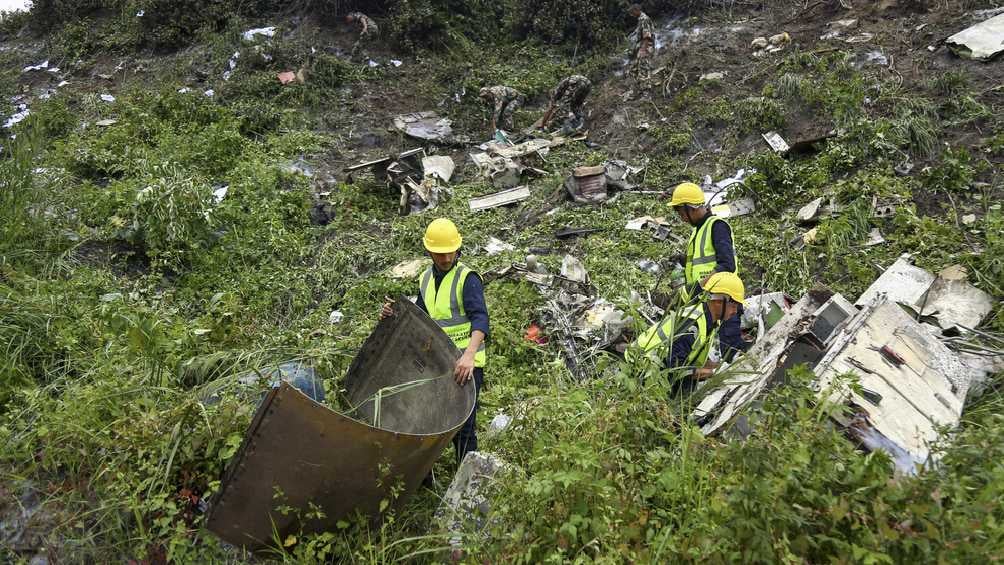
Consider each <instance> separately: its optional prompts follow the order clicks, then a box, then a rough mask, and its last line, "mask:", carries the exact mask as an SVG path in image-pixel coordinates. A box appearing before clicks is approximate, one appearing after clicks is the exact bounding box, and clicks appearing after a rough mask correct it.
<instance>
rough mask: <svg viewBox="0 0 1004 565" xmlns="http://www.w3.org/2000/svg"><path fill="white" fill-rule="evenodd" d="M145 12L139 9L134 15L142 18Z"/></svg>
mask: <svg viewBox="0 0 1004 565" xmlns="http://www.w3.org/2000/svg"><path fill="white" fill-rule="evenodd" d="M145 14H146V12H145V11H143V10H140V11H138V12H136V17H137V18H142V17H143V16H144V15H145Z"/></svg>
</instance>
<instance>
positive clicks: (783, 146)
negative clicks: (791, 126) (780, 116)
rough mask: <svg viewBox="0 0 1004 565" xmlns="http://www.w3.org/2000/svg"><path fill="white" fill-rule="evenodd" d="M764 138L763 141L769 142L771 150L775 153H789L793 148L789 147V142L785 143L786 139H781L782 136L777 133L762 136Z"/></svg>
mask: <svg viewBox="0 0 1004 565" xmlns="http://www.w3.org/2000/svg"><path fill="white" fill-rule="evenodd" d="M762 137H763V140H764V141H766V142H767V145H770V148H771V149H773V150H774V152H775V153H787V152H788V150H789V149H791V146H789V145H788V142H787V141H785V140H784V138H783V137H781V134H779V133H777V132H776V131H769V132H767V133H765V134H762Z"/></svg>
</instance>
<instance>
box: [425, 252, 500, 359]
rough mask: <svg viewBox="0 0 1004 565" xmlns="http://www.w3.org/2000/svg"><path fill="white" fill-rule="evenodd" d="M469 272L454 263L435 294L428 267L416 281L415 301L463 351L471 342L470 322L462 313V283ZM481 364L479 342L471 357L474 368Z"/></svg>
mask: <svg viewBox="0 0 1004 565" xmlns="http://www.w3.org/2000/svg"><path fill="white" fill-rule="evenodd" d="M471 272H472V271H471V270H470V269H468V268H467V267H466V266H465V265H462V264H460V263H457V264H456V265H455V266H454V267H453V268H452V269H450V272H449V273H446V276H444V277H443V280H442V282H440V283H439V291H438V292H437V291H436V279H435V277H434V276H433V275H432V267H429V268H428V269H426V271H425V273H423V274H422V276H421V278H420V279H419V287H418V291H419V295H420V296H419V299H420V300H422V301H423V302H424V303H425V309H426V310H428V312H429V317H431V318H432V319H433V320H435V321H436V324H437V325H438V326H439V327H440V328H442V329H443V331H444V332H446V335H448V336H449V337H450V339H451V340H452V341H453V344H454V345H456V346H457V349H459V350H460V351H465V350H466V349H467V346H468V345H470V343H471V320H470V318H468V317H467V312H466V311H465V310H464V282H466V281H467V276H468V275H470V274H471ZM485 361H486V355H485V344H484V342H481V345H480V346H479V347H478V351H477V353H475V354H474V366H475V367H484V366H485Z"/></svg>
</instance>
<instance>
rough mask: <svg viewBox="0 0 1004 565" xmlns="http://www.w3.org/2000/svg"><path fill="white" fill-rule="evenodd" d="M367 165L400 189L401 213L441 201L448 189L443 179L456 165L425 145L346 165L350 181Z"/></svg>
mask: <svg viewBox="0 0 1004 565" xmlns="http://www.w3.org/2000/svg"><path fill="white" fill-rule="evenodd" d="M367 169H368V170H372V172H373V176H374V177H375V178H377V179H383V180H385V181H386V182H387V184H388V185H389V186H391V187H395V188H397V189H398V190H399V191H400V194H401V199H400V207H399V208H400V214H401V215H402V216H407V215H408V214H414V213H418V212H422V211H424V210H428V209H430V208H435V207H436V206H438V205H439V201H440V199H441V198H442V195H443V193H444V192H446V193H448V189H447V188H446V187H444V186H441V184H440V183H446V182H449V179H451V178H453V172H454V171H455V170H456V165H455V164H454V162H453V159H452V158H450V157H448V156H441V155H433V156H428V155H426V153H425V149H423V148H421V147H419V148H416V149H410V150H408V151H405V152H403V153H399V154H398V155H396V156H388V157H382V158H380V159H375V160H372V161H366V162H364V163H359V164H357V165H352V166H349V167H346V168H345V169H344V171H345V172H346V173H347V177H346V182H349V183H351V182H353V181H354V177H353V175H354V174H355V173H357V172H359V171H362V170H367Z"/></svg>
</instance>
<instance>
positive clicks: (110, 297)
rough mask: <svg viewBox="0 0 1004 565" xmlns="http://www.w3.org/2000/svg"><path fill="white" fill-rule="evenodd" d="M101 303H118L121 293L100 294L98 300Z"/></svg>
mask: <svg viewBox="0 0 1004 565" xmlns="http://www.w3.org/2000/svg"><path fill="white" fill-rule="evenodd" d="M100 300H101V302H118V301H119V300H122V293H121V292H109V293H108V294H102V295H101V298H100Z"/></svg>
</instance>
